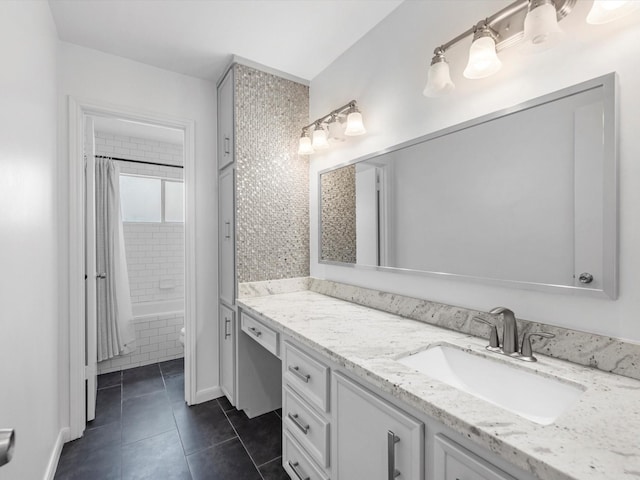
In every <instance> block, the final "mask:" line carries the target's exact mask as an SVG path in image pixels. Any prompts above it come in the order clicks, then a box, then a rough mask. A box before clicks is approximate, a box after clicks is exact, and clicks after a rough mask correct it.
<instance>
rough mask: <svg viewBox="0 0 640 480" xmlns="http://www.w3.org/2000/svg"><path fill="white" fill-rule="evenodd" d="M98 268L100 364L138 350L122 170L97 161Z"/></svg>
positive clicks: (108, 162)
mask: <svg viewBox="0 0 640 480" xmlns="http://www.w3.org/2000/svg"><path fill="white" fill-rule="evenodd" d="M95 161H96V173H95V190H96V267H97V270H98V273H99V274H102V273H104V274H106V276H105V277H104V278H100V277H99V278H98V280H97V309H98V322H97V323H98V332H97V334H98V361H102V360H107V359H109V358H112V357H115V356H116V355H124V354H127V353H130V352H131V351H133V349H134V348H135V329H134V326H133V313H132V310H131V294H130V292H129V276H128V272H127V259H126V256H125V250H124V232H123V230H122V218H121V215H120V168H119V166H118V165H117V164H116V162H114V161H113V160H109V159H106V158H96V159H95Z"/></svg>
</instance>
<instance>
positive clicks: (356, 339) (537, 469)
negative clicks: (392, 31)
mask: <svg viewBox="0 0 640 480" xmlns="http://www.w3.org/2000/svg"><path fill="white" fill-rule="evenodd" d="M238 304H239V305H240V306H241V307H242V308H243V309H245V310H246V311H248V312H249V313H254V314H258V315H260V316H261V317H262V318H263V319H264V320H265V321H266V323H268V324H269V325H270V326H272V327H274V328H275V329H276V330H278V331H280V332H282V333H284V334H286V335H289V336H290V337H292V338H294V339H296V340H297V341H299V342H300V343H301V344H303V345H306V346H308V347H310V348H312V349H313V350H315V351H316V352H318V353H320V354H322V355H324V356H326V357H327V358H328V359H330V360H331V361H333V362H335V363H337V364H338V365H340V366H342V367H344V368H345V369H347V370H349V371H351V372H353V373H354V374H355V375H356V376H358V377H360V378H362V379H363V380H364V381H365V382H368V383H369V384H371V385H373V386H375V387H378V388H380V389H381V390H383V391H385V392H387V393H389V394H391V395H392V396H394V397H395V398H397V399H398V400H400V401H402V402H404V403H405V404H407V405H409V406H411V407H413V408H415V409H417V410H419V411H422V412H424V413H426V414H427V415H429V416H431V417H432V418H434V419H436V420H438V421H440V422H442V423H443V424H445V425H446V426H448V427H450V428H451V429H453V430H455V431H457V432H459V433H460V434H462V435H464V436H465V437H467V438H470V439H471V440H473V441H475V442H476V443H477V444H479V445H482V446H483V447H485V448H487V449H489V450H490V451H492V452H494V453H495V454H497V455H498V456H500V457H502V458H503V459H505V460H507V461H508V462H510V463H512V464H514V465H516V466H518V467H519V468H521V469H523V470H525V471H528V472H531V473H533V474H534V475H536V476H537V477H539V478H541V479H544V480H569V479H575V480H577V479H580V480H587V479H588V480H592V479H600V480H605V479H606V480H623V479H635V480H639V479H640V381H638V380H634V379H631V378H627V377H623V376H619V375H613V374H609V373H605V372H601V371H599V370H595V369H590V368H586V367H583V366H580V365H577V364H572V363H569V362H565V361H562V360H557V359H554V358H551V357H546V356H543V355H537V357H538V360H539V361H538V362H536V363H534V364H528V363H526V362H522V361H519V360H513V359H509V358H506V357H502V356H499V355H495V357H494V356H493V355H491V354H487V355H490V356H491V357H492V358H496V360H498V361H506V362H510V363H514V364H517V367H518V368H524V369H530V370H534V371H538V372H540V373H541V374H543V375H551V376H554V377H559V378H561V379H565V380H567V381H569V382H573V383H577V384H579V385H581V386H582V387H583V388H585V391H584V393H583V394H582V395H581V397H580V399H579V400H578V402H577V404H576V405H575V406H574V407H573V408H571V409H570V410H569V411H567V412H565V413H563V414H562V415H561V416H560V417H559V418H558V419H557V420H556V421H555V422H554V423H553V424H551V425H548V426H543V425H538V424H536V423H534V422H531V421H529V420H526V419H525V418H523V417H520V416H518V415H516V414H513V413H510V412H508V411H506V410H503V409H502V408H500V407H498V406H495V405H493V404H491V403H488V402H485V401H483V400H480V399H478V398H476V397H474V396H471V395H470V394H467V393H465V392H462V391H460V390H457V389H455V388H453V387H450V386H448V385H446V384H444V383H441V382H439V381H437V380H434V379H430V378H429V377H427V376H426V375H424V374H422V373H419V372H417V371H415V370H413V369H411V368H409V367H406V366H404V365H402V364H400V363H398V362H397V361H395V359H396V358H398V357H399V356H401V355H402V354H407V353H410V352H417V351H420V350H424V349H425V348H427V347H428V346H430V345H437V344H442V343H448V344H452V345H455V346H458V347H461V348H464V349H469V350H471V351H473V352H475V353H478V354H482V355H485V353H486V351H485V350H484V347H485V345H486V342H487V341H486V340H484V339H480V338H477V337H473V336H469V335H468V334H464V333H459V332H455V331H452V330H445V329H442V328H438V327H434V326H432V325H429V324H426V323H423V322H419V321H415V320H409V319H405V318H402V317H399V316H397V315H393V314H390V313H386V312H382V311H379V310H374V309H372V308H368V307H364V306H360V305H356V304H353V303H350V302H346V301H344V300H339V299H336V298H333V297H329V296H326V295H322V294H319V293H315V292H311V291H299V292H294V293H283V294H277V295H268V296H263V297H253V298H242V299H240V300H238Z"/></svg>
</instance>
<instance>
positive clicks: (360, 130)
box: [344, 110, 367, 137]
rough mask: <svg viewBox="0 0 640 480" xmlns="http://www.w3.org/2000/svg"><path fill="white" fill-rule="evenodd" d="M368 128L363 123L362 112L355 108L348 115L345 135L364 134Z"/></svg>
mask: <svg viewBox="0 0 640 480" xmlns="http://www.w3.org/2000/svg"><path fill="white" fill-rule="evenodd" d="M365 133H367V130H366V129H365V128H364V124H363V123H362V114H361V113H360V112H358V111H357V110H353V111H352V112H351V113H350V114H349V115H347V128H346V129H345V131H344V134H345V135H348V136H350V137H355V136H356V135H364V134H365Z"/></svg>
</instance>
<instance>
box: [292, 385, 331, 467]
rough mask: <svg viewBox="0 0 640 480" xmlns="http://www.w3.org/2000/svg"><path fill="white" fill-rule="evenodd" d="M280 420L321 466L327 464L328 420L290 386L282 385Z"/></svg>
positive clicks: (326, 465)
mask: <svg viewBox="0 0 640 480" xmlns="http://www.w3.org/2000/svg"><path fill="white" fill-rule="evenodd" d="M283 400H284V402H283V405H282V413H283V415H282V420H283V421H284V423H285V425H286V426H287V428H288V429H289V430H290V431H291V434H292V435H293V436H294V437H295V438H296V439H297V440H298V442H300V445H302V447H303V448H304V449H305V450H306V451H307V452H308V453H309V455H311V457H313V459H314V460H315V461H316V462H317V463H318V464H319V465H321V466H324V467H328V466H329V422H327V421H326V420H325V419H324V418H322V417H320V416H319V415H318V414H317V413H315V412H314V411H313V409H312V408H311V407H309V406H307V405H306V402H305V401H304V400H303V399H302V398H300V396H298V395H297V394H296V393H295V392H294V391H293V390H291V388H289V387H288V386H285V387H284V398H283Z"/></svg>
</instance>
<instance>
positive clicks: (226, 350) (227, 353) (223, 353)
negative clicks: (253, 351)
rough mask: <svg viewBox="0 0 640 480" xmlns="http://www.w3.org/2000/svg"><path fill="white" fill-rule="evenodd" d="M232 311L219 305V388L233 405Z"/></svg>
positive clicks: (233, 332)
mask: <svg viewBox="0 0 640 480" xmlns="http://www.w3.org/2000/svg"><path fill="white" fill-rule="evenodd" d="M234 320H235V319H234V312H233V310H231V309H230V308H228V307H225V306H224V305H220V388H222V392H223V393H224V394H225V395H226V396H227V398H228V399H229V401H230V402H231V404H232V405H235V398H234V397H235V371H236V368H235V361H236V359H235V324H234V323H235V322H234Z"/></svg>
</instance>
